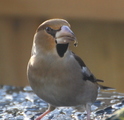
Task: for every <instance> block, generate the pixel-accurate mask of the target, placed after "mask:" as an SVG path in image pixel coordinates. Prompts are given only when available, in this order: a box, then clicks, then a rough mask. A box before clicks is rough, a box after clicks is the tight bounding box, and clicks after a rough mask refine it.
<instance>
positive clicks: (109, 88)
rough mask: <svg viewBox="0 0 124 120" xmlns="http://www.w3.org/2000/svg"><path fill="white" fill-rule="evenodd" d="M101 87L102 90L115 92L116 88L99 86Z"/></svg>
mask: <svg viewBox="0 0 124 120" xmlns="http://www.w3.org/2000/svg"><path fill="white" fill-rule="evenodd" d="M99 87H100V89H102V90H115V88H112V87H108V86H103V85H100V84H99Z"/></svg>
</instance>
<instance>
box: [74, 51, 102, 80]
mask: <svg viewBox="0 0 124 120" xmlns="http://www.w3.org/2000/svg"><path fill="white" fill-rule="evenodd" d="M73 56H74V58H75V59H76V61H77V62H78V63H79V65H80V66H81V69H82V76H83V80H89V81H91V82H103V80H100V79H96V78H95V76H94V75H93V74H92V72H91V71H90V70H89V69H88V67H87V66H86V65H85V63H84V62H83V60H82V59H81V58H80V57H79V56H77V55H76V54H74V53H73Z"/></svg>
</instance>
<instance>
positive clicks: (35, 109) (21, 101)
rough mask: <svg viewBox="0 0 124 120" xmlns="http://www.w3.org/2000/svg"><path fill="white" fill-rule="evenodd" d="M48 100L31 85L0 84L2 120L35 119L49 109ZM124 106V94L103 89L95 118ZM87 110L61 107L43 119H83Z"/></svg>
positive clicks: (96, 104) (99, 96)
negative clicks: (40, 95)
mask: <svg viewBox="0 0 124 120" xmlns="http://www.w3.org/2000/svg"><path fill="white" fill-rule="evenodd" d="M47 107H48V105H47V103H46V102H44V101H43V100H41V99H40V98H38V97H37V96H36V95H35V94H34V93H33V92H32V89H31V88H30V87H29V86H26V87H24V88H22V87H14V86H7V85H4V86H2V85H1V86H0V120H34V118H36V117H37V116H39V115H40V114H41V113H43V112H44V111H45V110H46V109H47ZM122 107H124V94H122V93H117V92H105V91H102V92H100V93H99V95H98V99H97V101H96V102H95V103H94V104H93V105H92V114H91V117H92V119H93V120H105V119H106V118H108V117H109V116H111V115H112V113H113V112H115V111H116V110H118V109H120V108H122ZM82 118H83V119H84V120H85V119H86V112H80V111H76V110H75V109H74V108H72V107H59V108H56V109H55V110H54V111H53V112H51V113H50V114H48V115H46V116H45V117H44V118H43V119H42V120H46V119H51V120H82Z"/></svg>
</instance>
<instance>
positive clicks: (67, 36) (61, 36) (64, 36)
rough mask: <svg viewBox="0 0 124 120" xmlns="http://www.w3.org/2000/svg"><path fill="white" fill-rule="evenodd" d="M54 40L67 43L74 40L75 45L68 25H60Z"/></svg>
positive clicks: (58, 42) (74, 38)
mask: <svg viewBox="0 0 124 120" xmlns="http://www.w3.org/2000/svg"><path fill="white" fill-rule="evenodd" d="M55 38H56V42H57V44H67V43H70V42H72V41H73V42H74V45H75V46H76V45H77V40H76V37H75V35H74V33H73V32H72V30H71V29H70V28H69V27H68V26H65V25H64V26H62V27H61V30H60V31H58V32H57V33H56V36H55Z"/></svg>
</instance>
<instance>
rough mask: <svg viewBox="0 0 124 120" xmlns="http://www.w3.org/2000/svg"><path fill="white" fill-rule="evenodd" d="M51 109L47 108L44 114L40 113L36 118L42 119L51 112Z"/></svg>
mask: <svg viewBox="0 0 124 120" xmlns="http://www.w3.org/2000/svg"><path fill="white" fill-rule="evenodd" d="M50 112H51V111H50V110H47V111H46V112H44V113H43V114H42V115H40V116H39V117H37V118H36V119H35V120H40V119H42V118H43V117H44V116H45V115H46V114H48V113H50Z"/></svg>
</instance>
